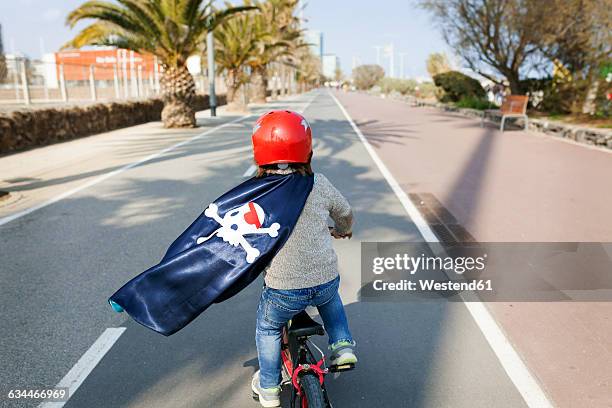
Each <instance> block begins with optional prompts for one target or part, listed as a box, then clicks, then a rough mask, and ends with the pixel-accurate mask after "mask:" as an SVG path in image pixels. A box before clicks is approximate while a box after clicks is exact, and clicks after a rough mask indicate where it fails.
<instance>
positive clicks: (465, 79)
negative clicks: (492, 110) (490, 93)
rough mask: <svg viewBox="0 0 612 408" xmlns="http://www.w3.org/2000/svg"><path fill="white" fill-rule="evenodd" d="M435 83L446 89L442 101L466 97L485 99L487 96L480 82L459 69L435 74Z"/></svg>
mask: <svg viewBox="0 0 612 408" xmlns="http://www.w3.org/2000/svg"><path fill="white" fill-rule="evenodd" d="M434 83H435V84H436V86H438V87H440V88H442V90H443V91H444V94H443V95H442V97H441V98H440V101H441V102H459V100H461V98H465V97H472V98H476V99H484V98H485V96H486V93H485V90H484V88H483V87H482V85H480V82H478V81H477V80H475V79H474V78H472V77H469V76H467V75H465V74H463V73H461V72H458V71H449V72H444V73H442V74H438V75H436V76H434Z"/></svg>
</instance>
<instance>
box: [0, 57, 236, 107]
mask: <svg viewBox="0 0 612 408" xmlns="http://www.w3.org/2000/svg"><path fill="white" fill-rule="evenodd" d="M118 51H125V50H118ZM124 54H125V53H124ZM7 57H8V58H7V61H6V62H7V68H8V70H7V71H8V72H7V76H6V78H5V79H4V80H3V81H1V82H0V109H2V107H3V105H4V106H5V107H6V105H11V106H12V105H31V104H37V103H40V104H57V103H60V104H61V103H67V102H71V103H74V102H77V103H80V102H97V101H100V102H107V101H113V100H128V99H131V100H137V99H146V98H150V97H155V96H158V95H159V94H160V84H159V81H160V77H161V75H162V73H163V68H162V67H161V66H160V65H159V64H157V61H156V60H155V59H154V57H148V59H145V58H138V59H135V58H133V56H132V57H131V58H130V57H129V56H127V57H125V58H123V59H121V58H117V59H115V62H111V63H109V62H107V61H106V60H104V59H102V61H100V58H98V59H97V61H96V62H94V63H91V64H83V63H74V62H69V61H65V60H62V59H60V58H53V60H52V61H48V60H44V59H43V60H42V61H41V60H37V61H30V60H27V59H25V58H20V57H12V58H11V56H7ZM94 61H95V60H94ZM193 76H194V80H195V84H196V92H197V93H200V94H208V78H207V77H206V76H205V75H202V74H195V75H193ZM215 87H216V89H217V92H219V93H225V91H226V87H225V82H224V81H223V79H222V78H216V81H215Z"/></svg>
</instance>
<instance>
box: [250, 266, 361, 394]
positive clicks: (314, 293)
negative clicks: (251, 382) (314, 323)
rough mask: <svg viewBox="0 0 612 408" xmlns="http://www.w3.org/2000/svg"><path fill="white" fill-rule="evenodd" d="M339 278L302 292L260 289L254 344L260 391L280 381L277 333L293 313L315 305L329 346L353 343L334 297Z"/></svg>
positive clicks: (341, 309) (336, 296)
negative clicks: (342, 342) (338, 343)
mask: <svg viewBox="0 0 612 408" xmlns="http://www.w3.org/2000/svg"><path fill="white" fill-rule="evenodd" d="M339 283H340V277H339V276H338V277H337V278H336V279H334V280H331V281H329V282H327V283H324V284H322V285H318V286H314V287H312V288H303V289H289V290H282V289H272V288H270V287H267V286H264V289H263V291H262V292H261V298H260V299H259V307H258V308H257V329H256V331H255V342H256V344H257V357H258V359H259V370H260V379H259V383H260V386H261V387H262V388H273V387H276V386H278V385H279V384H280V382H281V355H280V352H281V330H282V328H283V326H284V325H285V323H287V322H288V321H289V320H290V319H291V318H292V317H293V316H294V315H295V314H297V313H299V312H301V311H302V310H304V309H306V307H307V306H316V307H317V309H318V310H319V315H320V316H321V319H323V325H324V326H325V330H326V331H327V335H328V336H329V344H335V343H337V342H339V341H343V340H344V341H350V342H352V341H353V338H352V336H351V333H350V331H349V328H348V322H347V320H346V314H345V313H344V306H343V305H342V300H341V299H340V295H339V294H338V285H339Z"/></svg>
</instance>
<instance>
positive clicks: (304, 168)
mask: <svg viewBox="0 0 612 408" xmlns="http://www.w3.org/2000/svg"><path fill="white" fill-rule="evenodd" d="M289 169H292V170H293V171H294V172H296V173H299V174H301V175H302V176H306V175H308V176H312V174H313V173H312V168H311V167H310V163H288V167H287V170H289ZM283 170H284V169H282V170H281V169H280V168H279V167H278V164H264V165H263V166H258V167H257V174H255V177H257V178H260V177H265V176H268V175H271V174H282V173H281V172H283Z"/></svg>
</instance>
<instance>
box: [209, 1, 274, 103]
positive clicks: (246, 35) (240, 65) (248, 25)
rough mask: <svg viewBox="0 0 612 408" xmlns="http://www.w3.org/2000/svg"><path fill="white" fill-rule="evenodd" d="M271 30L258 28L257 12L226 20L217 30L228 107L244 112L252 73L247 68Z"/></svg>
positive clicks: (218, 55) (217, 56) (220, 67)
mask: <svg viewBox="0 0 612 408" xmlns="http://www.w3.org/2000/svg"><path fill="white" fill-rule="evenodd" d="M266 35H267V33H265V32H262V31H261V30H259V29H257V28H256V25H255V15H254V13H244V14H242V15H240V16H236V17H234V18H232V19H229V20H226V21H224V22H223V23H222V24H220V25H219V26H218V27H217V28H216V29H215V31H214V36H215V61H216V63H217V65H218V67H219V70H220V71H222V72H224V73H225V82H226V86H227V95H226V96H227V103H228V109H229V110H234V111H243V110H245V109H246V105H245V102H244V99H245V94H244V87H243V86H244V84H246V83H247V82H248V79H249V76H248V75H247V73H246V71H245V69H246V67H247V63H248V62H249V60H251V59H252V58H254V57H255V55H257V53H258V50H259V43H260V41H261V40H262V37H263V36H266Z"/></svg>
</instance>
